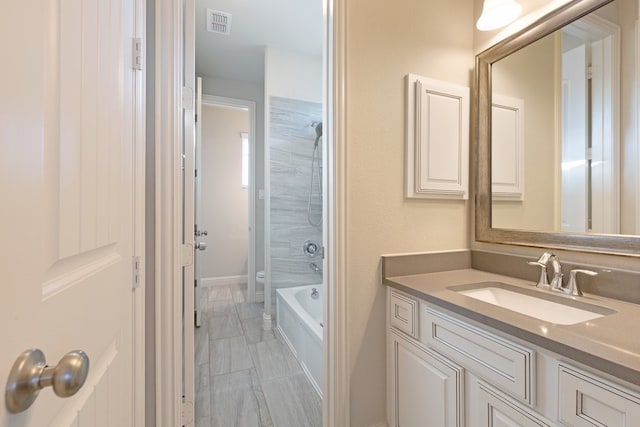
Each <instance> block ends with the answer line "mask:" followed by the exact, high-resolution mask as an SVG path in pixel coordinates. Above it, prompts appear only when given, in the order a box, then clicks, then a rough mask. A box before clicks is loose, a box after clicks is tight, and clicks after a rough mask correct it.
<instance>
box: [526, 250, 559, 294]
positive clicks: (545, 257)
mask: <svg viewBox="0 0 640 427" xmlns="http://www.w3.org/2000/svg"><path fill="white" fill-rule="evenodd" d="M549 263H551V268H553V278H552V279H551V283H549V276H548V274H547V268H548V267H549ZM527 264H529V265H535V266H538V267H540V278H539V279H538V283H537V284H536V287H538V288H544V289H548V288H551V290H552V291H559V290H562V265H561V264H560V260H559V259H558V257H557V256H556V255H554V254H552V253H550V252H545V253H543V254H542V255H540V258H538V260H537V261H528V262H527Z"/></svg>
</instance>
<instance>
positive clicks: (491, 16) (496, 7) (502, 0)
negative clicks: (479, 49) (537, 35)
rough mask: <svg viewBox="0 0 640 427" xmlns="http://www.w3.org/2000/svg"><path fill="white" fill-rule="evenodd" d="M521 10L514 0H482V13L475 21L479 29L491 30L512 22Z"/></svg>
mask: <svg viewBox="0 0 640 427" xmlns="http://www.w3.org/2000/svg"><path fill="white" fill-rule="evenodd" d="M521 12H522V6H520V5H519V4H518V2H516V1H515V0H484V6H483V7H482V15H480V18H478V22H476V28H478V30H480V31H491V30H495V29H497V28H500V27H504V26H505V25H507V24H510V23H511V22H513V21H514V20H515V19H516V18H517V17H518V16H519V15H520V13H521Z"/></svg>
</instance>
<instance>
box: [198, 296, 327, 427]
mask: <svg viewBox="0 0 640 427" xmlns="http://www.w3.org/2000/svg"><path fill="white" fill-rule="evenodd" d="M201 291H202V292H201V294H200V298H202V300H203V303H202V321H201V324H202V326H201V327H200V328H196V336H195V347H196V348H195V353H196V407H195V410H196V427H231V426H235V427H252V426H260V427H307V426H308V427H315V426H318V427H320V426H322V401H321V400H320V398H319V397H318V394H317V393H316V391H315V390H314V389H313V387H312V386H311V384H310V383H309V381H308V380H307V377H306V376H305V375H304V372H303V371H302V368H301V367H300V364H299V363H298V361H297V360H296V358H295V356H294V355H293V354H292V353H291V351H290V350H289V347H287V345H286V344H285V342H284V341H283V340H282V337H281V336H280V334H279V333H278V332H277V331H275V329H273V330H271V331H264V330H263V329H262V306H263V304H262V303H258V304H250V303H248V302H246V288H241V287H238V286H228V287H210V288H202V289H201Z"/></svg>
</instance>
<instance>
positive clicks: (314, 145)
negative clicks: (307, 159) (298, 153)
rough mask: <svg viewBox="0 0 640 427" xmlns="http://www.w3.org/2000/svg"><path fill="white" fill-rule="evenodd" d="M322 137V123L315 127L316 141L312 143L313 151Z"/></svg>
mask: <svg viewBox="0 0 640 427" xmlns="http://www.w3.org/2000/svg"><path fill="white" fill-rule="evenodd" d="M321 137H322V122H318V124H317V125H316V141H315V142H314V143H313V148H314V149H315V148H316V147H317V146H318V141H320V138H321Z"/></svg>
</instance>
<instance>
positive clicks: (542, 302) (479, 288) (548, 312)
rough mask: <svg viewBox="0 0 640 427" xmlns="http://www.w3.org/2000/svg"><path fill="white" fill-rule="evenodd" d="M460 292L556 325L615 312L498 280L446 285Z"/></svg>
mask: <svg viewBox="0 0 640 427" xmlns="http://www.w3.org/2000/svg"><path fill="white" fill-rule="evenodd" d="M449 289H451V290H453V291H456V292H458V293H460V294H462V295H466V296H468V297H471V298H474V299H477V300H480V301H484V302H487V303H489V304H493V305H496V306H498V307H502V308H506V309H508V310H511V311H515V312H517V313H521V314H524V315H527V316H530V317H535V318H536V319H539V320H543V321H545V322H549V323H555V324H558V325H575V324H577V323H582V322H587V321H589V320H593V319H597V318H599V317H603V316H606V315H609V314H613V313H615V311H614V310H611V309H609V308H606V307H601V306H598V305H593V304H588V303H584V302H581V301H576V300H573V299H569V298H565V297H562V296H559V295H553V294H551V293H548V294H547V293H545V292H539V291H536V290H529V289H524V288H520V287H517V286H513V285H508V284H506V283H501V282H483V283H475V284H472V285H461V286H453V287H451V288H449Z"/></svg>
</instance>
